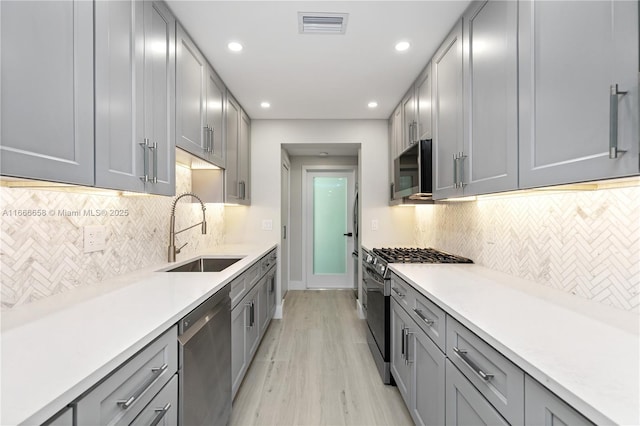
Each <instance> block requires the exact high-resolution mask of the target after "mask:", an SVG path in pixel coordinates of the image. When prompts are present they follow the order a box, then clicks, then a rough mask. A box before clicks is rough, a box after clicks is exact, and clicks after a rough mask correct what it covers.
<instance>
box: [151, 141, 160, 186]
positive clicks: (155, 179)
mask: <svg viewBox="0 0 640 426" xmlns="http://www.w3.org/2000/svg"><path fill="white" fill-rule="evenodd" d="M149 149H151V150H153V177H152V178H151V182H152V183H158V142H154V143H153V145H151V146H149Z"/></svg>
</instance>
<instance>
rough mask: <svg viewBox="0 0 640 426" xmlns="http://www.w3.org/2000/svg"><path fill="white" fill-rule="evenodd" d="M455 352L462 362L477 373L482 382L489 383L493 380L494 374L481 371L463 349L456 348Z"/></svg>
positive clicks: (454, 348)
mask: <svg viewBox="0 0 640 426" xmlns="http://www.w3.org/2000/svg"><path fill="white" fill-rule="evenodd" d="M453 352H455V353H456V355H458V357H459V358H460V359H461V360H462V362H464V363H465V364H467V366H468V367H469V368H470V369H472V370H473V371H474V373H476V374H477V375H478V376H479V377H480V378H481V379H482V380H484V381H485V382H488V381H490V380H491V379H493V374H487V373H485V372H484V371H482V370H481V369H480V367H478V366H477V365H476V364H475V363H474V362H473V361H471V360H470V359H469V357H468V356H467V351H463V350H462V349H458V348H457V347H455V346H454V347H453Z"/></svg>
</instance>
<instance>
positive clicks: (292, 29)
mask: <svg viewBox="0 0 640 426" xmlns="http://www.w3.org/2000/svg"><path fill="white" fill-rule="evenodd" d="M167 3H168V4H169V7H170V8H171V10H172V11H173V12H174V14H175V15H176V17H177V18H178V20H179V21H180V22H181V23H182V24H183V26H184V27H185V28H186V29H187V31H188V32H189V34H190V35H191V37H192V38H193V39H194V41H195V42H196V44H197V45H198V46H199V47H200V49H201V50H202V51H203V53H204V55H205V56H206V57H207V59H208V60H209V62H210V63H211V65H213V67H214V68H215V70H216V71H217V73H218V74H219V75H220V77H222V79H223V80H224V81H225V83H226V84H227V86H228V87H229V90H231V92H232V93H233V94H234V96H235V97H236V98H237V100H238V101H239V102H240V103H241V104H242V106H243V107H244V109H245V110H246V111H247V113H248V114H249V116H250V117H251V118H253V119H285V118H286V119H303V118H311V119H381V118H382V119H386V118H388V117H389V116H390V115H391V112H392V111H393V108H394V107H395V106H396V105H397V104H398V103H399V102H400V100H401V97H402V96H403V94H404V93H405V92H406V90H407V89H408V87H409V85H410V84H411V83H412V82H413V80H414V79H415V78H416V77H417V75H418V74H419V73H420V71H421V70H422V68H423V67H424V66H425V65H426V63H427V61H428V60H429V58H430V57H431V56H432V55H433V53H434V51H435V50H436V48H437V47H438V45H439V44H440V42H441V41H442V39H443V38H444V37H445V36H446V35H447V33H448V31H449V30H450V28H451V27H452V26H453V24H454V23H455V22H456V20H457V19H458V17H459V16H460V15H461V13H462V12H463V11H464V9H465V8H466V6H467V5H468V4H469V1H468V0H449V1H446V0H445V1H343V2H334V1H192V0H168V2H167ZM298 12H347V13H349V18H348V25H347V31H346V34H345V35H308V34H299V33H298ZM232 40H233V41H239V42H241V43H242V44H243V45H244V50H243V51H242V52H240V53H233V52H231V51H229V50H228V49H227V44H228V43H229V41H232ZM400 40H407V41H409V42H410V43H411V48H410V49H409V51H407V52H404V53H399V52H396V51H395V49H394V46H395V44H396V43H397V42H398V41H400ZM372 100H375V101H377V102H378V107H377V108H376V109H369V108H368V107H367V103H368V102H369V101H372ZM262 101H268V102H270V103H271V108H270V109H268V110H265V109H263V108H261V107H260V103H261V102H262Z"/></svg>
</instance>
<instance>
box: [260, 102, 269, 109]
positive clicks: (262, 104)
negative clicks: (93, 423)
mask: <svg viewBox="0 0 640 426" xmlns="http://www.w3.org/2000/svg"><path fill="white" fill-rule="evenodd" d="M260 106H261V107H262V108H270V107H271V104H270V103H269V102H261V103H260Z"/></svg>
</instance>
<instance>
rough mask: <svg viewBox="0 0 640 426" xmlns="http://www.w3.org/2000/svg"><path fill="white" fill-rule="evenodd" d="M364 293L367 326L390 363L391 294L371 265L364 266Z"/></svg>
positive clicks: (383, 356)
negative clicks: (389, 319)
mask: <svg viewBox="0 0 640 426" xmlns="http://www.w3.org/2000/svg"><path fill="white" fill-rule="evenodd" d="M362 281H363V284H364V288H363V291H366V301H367V325H368V326H369V330H371V334H372V335H373V338H374V340H375V343H376V345H377V346H378V350H379V351H380V354H381V355H382V358H383V359H384V361H389V321H388V318H389V310H390V306H389V304H390V303H389V302H390V301H389V294H388V292H385V290H386V289H385V280H384V278H382V276H381V275H380V274H378V273H377V272H376V271H375V270H374V269H373V268H372V267H371V265H369V264H367V263H363V264H362Z"/></svg>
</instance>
